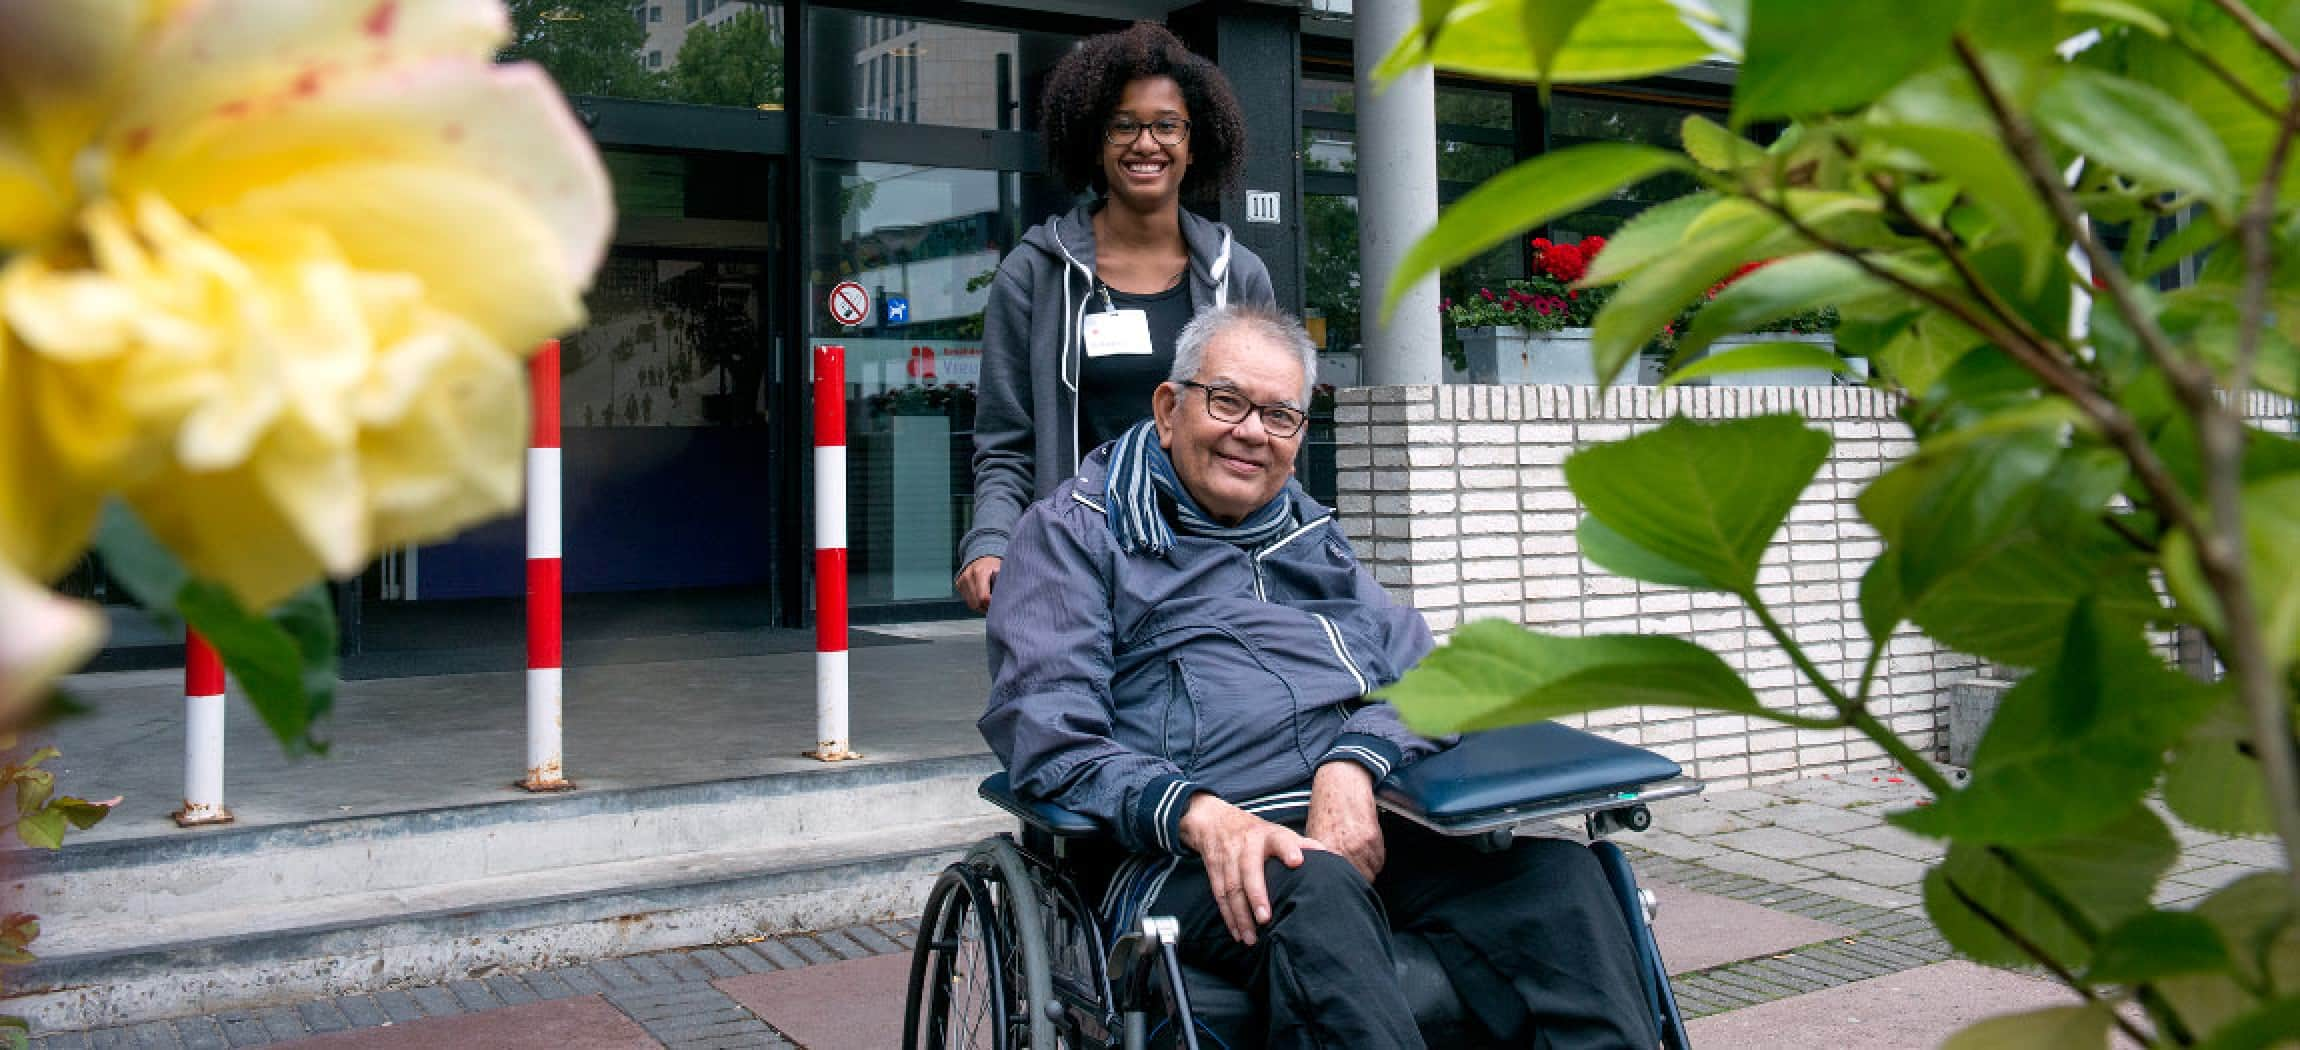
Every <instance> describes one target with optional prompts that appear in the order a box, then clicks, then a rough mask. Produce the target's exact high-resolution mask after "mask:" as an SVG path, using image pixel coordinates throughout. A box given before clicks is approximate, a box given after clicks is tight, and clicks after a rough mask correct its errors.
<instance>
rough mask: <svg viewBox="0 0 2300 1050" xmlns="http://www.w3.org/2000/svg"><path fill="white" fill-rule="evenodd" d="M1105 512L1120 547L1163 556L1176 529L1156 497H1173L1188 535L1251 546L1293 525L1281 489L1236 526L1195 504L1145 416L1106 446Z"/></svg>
mask: <svg viewBox="0 0 2300 1050" xmlns="http://www.w3.org/2000/svg"><path fill="white" fill-rule="evenodd" d="M1104 487H1105V490H1106V491H1105V493H1104V495H1105V498H1107V499H1108V500H1109V503H1110V506H1109V507H1108V508H1107V509H1106V510H1105V513H1106V514H1108V515H1109V519H1110V532H1111V534H1112V535H1114V536H1116V537H1118V549H1120V550H1123V551H1125V552H1126V553H1128V554H1134V553H1144V554H1149V555H1152V556H1154V557H1160V558H1163V557H1165V556H1166V552H1168V551H1170V550H1173V549H1174V529H1173V527H1172V526H1170V525H1168V524H1167V523H1166V515H1165V514H1163V513H1161V512H1160V509H1159V506H1158V497H1160V496H1164V497H1166V498H1167V499H1170V500H1173V501H1174V518H1175V523H1176V524H1178V525H1180V526H1181V527H1182V531H1183V532H1184V533H1186V534H1188V535H1191V536H1201V537H1204V538H1206V539H1210V540H1222V541H1224V542H1226V543H1232V544H1236V545H1238V546H1240V547H1244V548H1247V549H1249V550H1251V549H1253V548H1255V547H1259V546H1261V545H1262V544H1265V543H1268V542H1270V541H1271V540H1274V539H1277V538H1278V536H1279V534H1280V533H1283V532H1285V531H1286V530H1287V529H1288V528H1290V527H1292V526H1293V524H1294V501H1293V498H1292V497H1291V496H1288V495H1287V494H1286V492H1285V490H1283V489H1280V490H1279V491H1278V495H1277V497H1276V498H1274V499H1272V500H1271V501H1270V502H1268V503H1265V504H1263V505H1262V509H1260V510H1257V511H1255V512H1254V513H1252V514H1249V515H1247V516H1246V520H1244V521H1242V522H1239V523H1238V524H1236V525H1224V524H1221V523H1220V522H1217V521H1215V520H1214V519H1213V518H1212V517H1210V516H1208V515H1207V514H1206V512H1205V511H1203V510H1200V509H1199V508H1198V502H1197V501H1196V500H1193V499H1191V498H1190V493H1189V492H1188V491H1186V490H1185V489H1184V488H1183V487H1182V479H1181V478H1180V477H1178V476H1176V475H1175V473H1174V461H1173V460H1172V459H1169V458H1167V456H1166V450H1165V449H1164V448H1163V447H1161V446H1160V445H1159V444H1158V425H1157V424H1156V423H1155V422H1153V421H1151V420H1147V419H1145V420H1143V421H1142V422H1140V423H1136V424H1134V425H1133V426H1132V427H1130V428H1128V429H1127V431H1126V433H1124V434H1121V435H1119V437H1118V441H1117V443H1116V446H1115V447H1113V448H1112V449H1111V450H1110V478H1109V480H1108V481H1106V482H1104Z"/></svg>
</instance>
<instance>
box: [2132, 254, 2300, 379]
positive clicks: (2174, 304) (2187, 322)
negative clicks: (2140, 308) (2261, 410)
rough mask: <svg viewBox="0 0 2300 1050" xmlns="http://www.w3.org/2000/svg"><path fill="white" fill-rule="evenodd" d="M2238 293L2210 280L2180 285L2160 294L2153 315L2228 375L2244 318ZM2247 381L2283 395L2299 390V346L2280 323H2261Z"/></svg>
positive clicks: (2173, 336) (2175, 337) (2167, 332)
mask: <svg viewBox="0 0 2300 1050" xmlns="http://www.w3.org/2000/svg"><path fill="white" fill-rule="evenodd" d="M2240 294H2241V293H2240V292H2239V290H2238V289H2237V288H2236V287H2235V286H2233V285H2227V284H2219V283H2214V282H2207V283H2204V284H2200V285H2196V286H2193V287H2189V288H2183V289H2180V290H2179V291H2177V292H2172V293H2170V294H2167V295H2165V296H2164V297H2163V300H2162V301H2163V304H2164V310H2163V313H2161V314H2160V315H2158V318H2157V321H2158V323H2159V324H2160V325H2162V326H2163V328H2164V334H2165V335H2166V336H2168V337H2170V338H2171V339H2172V341H2173V342H2174V343H2177V344H2186V345H2187V347H2188V348H2189V349H2190V350H2191V351H2193V352H2194V353H2196V355H2197V356H2199V357H2202V358H2204V359H2205V360H2206V361H2208V362H2211V364H2212V366H2213V367H2214V368H2216V369H2218V370H2219V371H2220V373H2221V374H2222V375H2224V376H2225V375H2229V374H2230V373H2231V372H2232V370H2233V369H2234V368H2235V367H2236V348H2237V343H2238V339H2239V337H2240V335H2241V330H2242V324H2243V313H2242V310H2241V308H2240V307H2239V306H2238V305H2237V303H2238V297H2239V295H2240ZM2271 306H2272V308H2274V304H2271ZM2251 382H2252V384H2253V385H2255V386H2258V387H2259V388H2261V389H2263V390H2267V391H2270V392H2272V393H2277V394H2282V395H2283V396H2285V397H2295V396H2300V346H2295V345H2294V344H2293V342H2292V339H2291V338H2290V337H2289V336H2287V335H2286V334H2285V333H2284V331H2283V330H2282V328H2281V326H2279V325H2276V324H2263V325H2262V326H2261V329H2260V343H2259V348H2258V352H2257V354H2256V355H2255V357H2254V360H2253V363H2252V377H2251Z"/></svg>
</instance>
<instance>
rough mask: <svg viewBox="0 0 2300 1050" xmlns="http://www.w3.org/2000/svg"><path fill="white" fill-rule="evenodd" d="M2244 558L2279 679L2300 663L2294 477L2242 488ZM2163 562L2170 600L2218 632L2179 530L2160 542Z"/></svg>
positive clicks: (2209, 596)
mask: <svg viewBox="0 0 2300 1050" xmlns="http://www.w3.org/2000/svg"><path fill="white" fill-rule="evenodd" d="M2244 552H2245V557H2246V558H2247V559H2248V561H2247V566H2246V567H2247V569H2248V572H2247V574H2246V582H2247V583H2249V584H2250V585H2251V590H2252V601H2253V604H2254V606H2255V609H2254V613H2255V615H2256V616H2257V617H2258V620H2259V624H2260V630H2261V632H2262V635H2263V636H2264V637H2265V638H2266V639H2267V641H2268V649H2269V656H2270V658H2271V659H2272V660H2274V661H2275V664H2276V673H2278V674H2282V673H2283V671H2284V668H2286V667H2288V666H2290V665H2291V662H2292V661H2293V659H2294V658H2296V657H2300V474H2283V475H2278V476H2276V477H2272V478H2269V479H2267V480H2265V481H2256V482H2253V483H2251V484H2248V485H2246V486H2244ZM2163 558H2164V578H2165V583H2166V584H2167V585H2168V586H2170V587H2171V589H2172V594H2173V597H2175V598H2178V599H2179V600H2180V604H2181V605H2182V606H2184V607H2186V608H2188V609H2190V610H2193V611H2194V612H2195V613H2196V614H2197V615H2198V616H2201V617H2203V618H2204V620H2205V623H2206V625H2207V626H2210V627H2212V628H2213V629H2214V630H2215V631H2218V630H2220V629H2221V628H2222V625H2223V624H2225V622H2226V620H2225V618H2224V617H2223V616H2222V615H2221V612H2220V599H2219V597H2218V595H2217V594H2216V593H2215V592H2214V591H2213V590H2212V588H2211V587H2210V586H2209V585H2208V584H2207V583H2206V582H2205V578H2204V570H2203V567H2202V566H2201V565H2199V564H2198V562H2197V560H2196V541H2195V538H2194V537H2192V536H2190V535H2189V534H2188V532H2187V530H2185V529H2177V530H2174V531H2173V533H2172V534H2171V535H2170V536H2168V537H2167V538H2166V539H2165V541H2164V551H2163Z"/></svg>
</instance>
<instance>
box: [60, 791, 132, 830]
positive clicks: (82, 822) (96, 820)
mask: <svg viewBox="0 0 2300 1050" xmlns="http://www.w3.org/2000/svg"><path fill="white" fill-rule="evenodd" d="M114 801H117V800H114ZM49 808H51V809H54V810H55V811H56V812H58V813H62V814H63V815H64V819H65V820H67V821H70V822H71V824H72V826H73V827H75V828H78V829H80V830H82V831H86V830H88V829H89V828H92V827H95V826H96V825H98V824H101V823H103V822H104V818H105V817H108V816H111V815H112V807H111V806H110V805H109V804H107V803H103V802H90V801H88V800H87V799H84V798H73V797H71V796H69V795H66V796H65V797H63V798H60V799H57V800H56V803H55V805H53V806H51V807H49Z"/></svg>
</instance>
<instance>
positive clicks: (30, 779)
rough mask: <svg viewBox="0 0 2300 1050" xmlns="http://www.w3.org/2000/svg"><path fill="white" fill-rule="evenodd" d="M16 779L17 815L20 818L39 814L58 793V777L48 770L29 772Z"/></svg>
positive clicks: (17, 776)
mask: <svg viewBox="0 0 2300 1050" xmlns="http://www.w3.org/2000/svg"><path fill="white" fill-rule="evenodd" d="M15 779H16V815H17V816H20V817H22V816H29V815H31V814H34V813H38V812H39V811H40V809H41V807H43V806H46V805H47V804H48V797H49V796H50V795H53V794H55V792H56V775H55V774H53V773H50V772H48V771H46V770H28V771H26V772H23V773H19V774H17V775H16V778H15Z"/></svg>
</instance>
